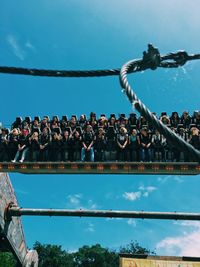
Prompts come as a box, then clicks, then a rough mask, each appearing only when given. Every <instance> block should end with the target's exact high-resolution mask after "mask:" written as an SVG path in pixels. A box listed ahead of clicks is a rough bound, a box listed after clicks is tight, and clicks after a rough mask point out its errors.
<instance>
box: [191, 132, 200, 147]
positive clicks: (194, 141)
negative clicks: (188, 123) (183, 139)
mask: <svg viewBox="0 0 200 267" xmlns="http://www.w3.org/2000/svg"><path fill="white" fill-rule="evenodd" d="M191 133H192V134H191V137H190V140H189V143H190V144H191V145H192V146H193V147H194V148H196V149H198V150H200V135H199V129H197V128H196V127H193V128H192V129H191Z"/></svg>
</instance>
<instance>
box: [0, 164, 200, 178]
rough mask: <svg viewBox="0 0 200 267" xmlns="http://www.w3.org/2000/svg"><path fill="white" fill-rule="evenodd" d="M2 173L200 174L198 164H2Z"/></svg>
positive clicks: (199, 165)
mask: <svg viewBox="0 0 200 267" xmlns="http://www.w3.org/2000/svg"><path fill="white" fill-rule="evenodd" d="M0 172H16V173H17V172H18V173H24V174H153V175H156V174H159V175H160V174H163V175H166V174H168V175H197V174H200V164H199V163H198V162H24V163H19V162H17V163H12V162H0Z"/></svg>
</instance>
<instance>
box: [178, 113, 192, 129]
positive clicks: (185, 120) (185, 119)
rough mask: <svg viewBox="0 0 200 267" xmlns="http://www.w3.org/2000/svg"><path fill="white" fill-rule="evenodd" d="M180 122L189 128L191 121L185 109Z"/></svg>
mask: <svg viewBox="0 0 200 267" xmlns="http://www.w3.org/2000/svg"><path fill="white" fill-rule="evenodd" d="M180 122H181V124H183V127H184V128H189V126H190V123H191V118H190V115H189V113H188V112H187V111H184V112H183V114H182V116H181V120H180Z"/></svg>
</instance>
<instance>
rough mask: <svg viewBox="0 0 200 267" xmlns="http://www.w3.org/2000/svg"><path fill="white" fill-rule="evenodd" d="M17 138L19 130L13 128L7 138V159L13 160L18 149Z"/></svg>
mask: <svg viewBox="0 0 200 267" xmlns="http://www.w3.org/2000/svg"><path fill="white" fill-rule="evenodd" d="M18 140H19V131H18V129H17V128H14V129H13V130H12V132H11V133H10V135H9V138H8V154H9V160H10V161H11V160H14V158H15V155H16V153H17V150H18Z"/></svg>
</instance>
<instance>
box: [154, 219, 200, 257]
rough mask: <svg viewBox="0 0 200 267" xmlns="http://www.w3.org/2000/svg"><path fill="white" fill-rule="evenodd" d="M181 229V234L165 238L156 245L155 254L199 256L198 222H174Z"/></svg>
mask: <svg viewBox="0 0 200 267" xmlns="http://www.w3.org/2000/svg"><path fill="white" fill-rule="evenodd" d="M174 224H178V225H179V226H181V227H183V234H182V235H179V236H175V237H166V238H164V239H163V240H161V241H160V242H159V243H158V244H157V245H156V249H157V253H158V254H165V255H179V256H192V257H195V256H199V251H200V222H194V221H184V222H175V223H174Z"/></svg>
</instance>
